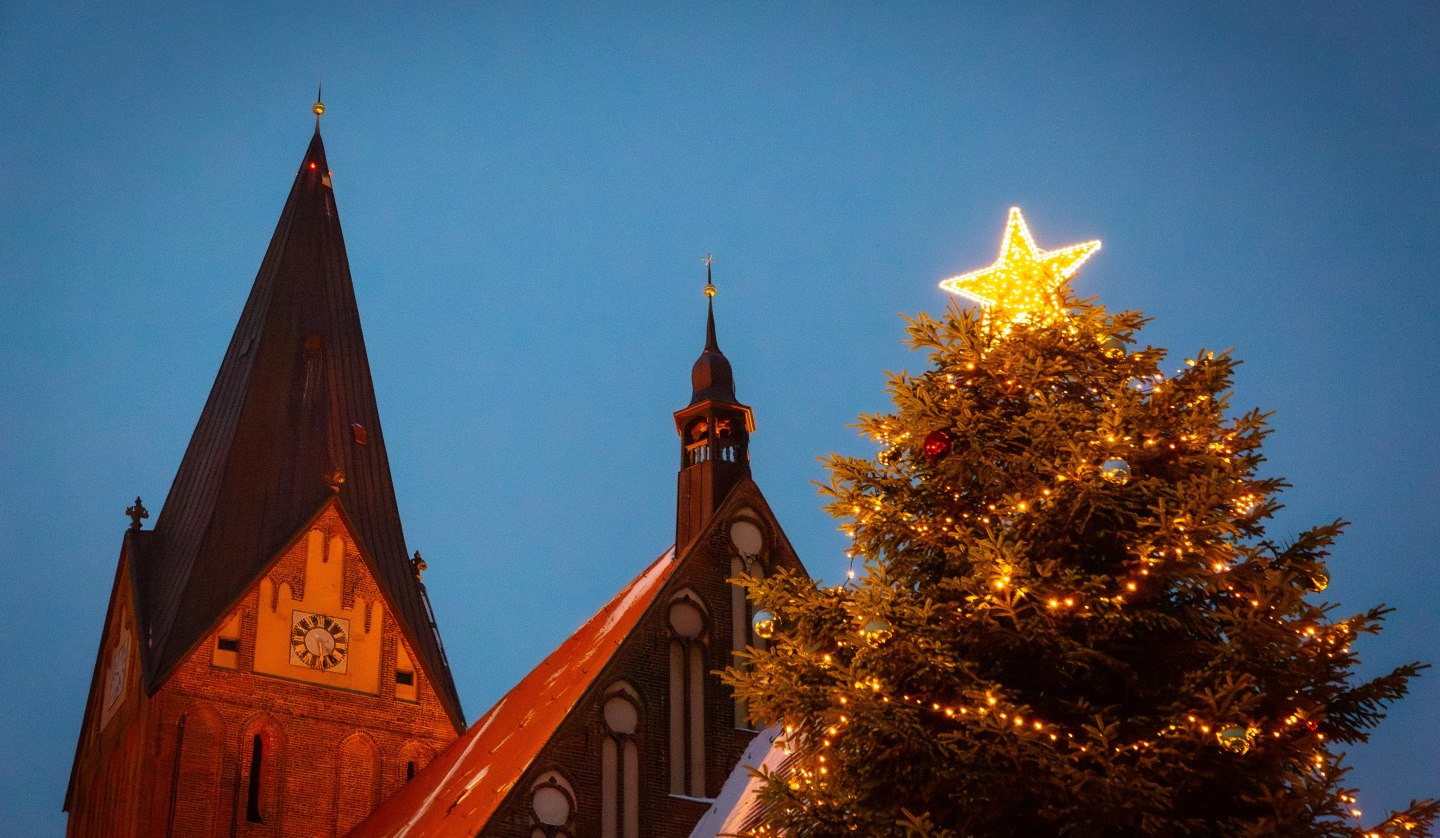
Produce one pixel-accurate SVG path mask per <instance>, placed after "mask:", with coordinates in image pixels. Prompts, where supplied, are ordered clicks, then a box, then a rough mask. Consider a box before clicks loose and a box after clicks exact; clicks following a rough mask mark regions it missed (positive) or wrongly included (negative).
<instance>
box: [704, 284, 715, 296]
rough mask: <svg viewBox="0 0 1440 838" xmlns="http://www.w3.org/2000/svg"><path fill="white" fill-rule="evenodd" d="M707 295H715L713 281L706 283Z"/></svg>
mask: <svg viewBox="0 0 1440 838" xmlns="http://www.w3.org/2000/svg"><path fill="white" fill-rule="evenodd" d="M705 296H707V297H713V296H715V285H714V284H713V283H710V282H707V283H705Z"/></svg>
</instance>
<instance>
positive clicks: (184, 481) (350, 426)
mask: <svg viewBox="0 0 1440 838" xmlns="http://www.w3.org/2000/svg"><path fill="white" fill-rule="evenodd" d="M322 108H323V106H322V105H321V104H320V103H319V102H317V103H316V116H317V118H318V116H319V112H320V110H321V109H322ZM332 500H338V502H339V504H340V506H341V508H342V510H343V512H344V514H345V516H346V518H347V520H348V521H349V523H350V525H351V526H352V527H353V529H354V531H355V535H356V537H357V539H358V540H359V542H360V546H361V552H362V554H364V555H365V556H367V558H368V559H369V560H370V562H371V565H372V567H373V570H374V573H375V576H376V582H377V584H379V586H380V588H381V590H382V591H383V592H384V594H385V596H386V598H387V599H388V600H389V601H390V602H391V603H392V604H393V610H392V613H393V614H394V615H395V617H396V619H397V620H398V621H399V623H400V624H401V626H402V629H403V631H404V633H405V635H406V636H407V637H408V638H410V639H411V640H412V641H413V642H414V643H415V646H416V651H417V653H418V654H419V656H420V657H421V658H422V660H423V661H424V663H425V668H426V669H427V670H429V671H430V673H431V678H432V680H433V682H434V684H435V687H436V691H437V693H439V695H440V696H441V701H442V702H443V703H445V704H446V707H447V710H449V711H450V712H451V715H452V716H453V717H454V718H455V719H456V720H457V723H463V719H462V718H461V715H460V704H459V698H458V696H457V694H456V692H455V688H454V684H453V681H452V680H451V676H450V672H449V668H448V666H447V665H446V663H445V653H444V651H443V649H442V648H441V646H440V640H439V637H438V635H437V634H436V633H435V631H434V629H433V626H432V624H431V620H430V616H429V609H428V606H427V605H426V603H425V600H424V595H423V592H422V591H421V589H420V587H419V585H417V584H416V581H415V574H414V569H413V567H412V565H411V562H410V558H409V553H408V551H407V550H406V549H405V537H404V532H403V531H402V529H401V525H400V514H399V509H398V505H397V503H396V500H395V489H394V485H393V483H392V480H391V476H390V466H389V461H388V458H387V456H386V453H385V440H384V435H383V433H382V432H381V428H380V416H379V411H378V409H377V407H376V403H375V392H374V388H373V383H372V380H371V377H370V365H369V361H368V359H367V357H366V352H365V339H364V335H363V334H362V333H361V328H360V315H359V310H358V308H357V306H356V302H355V289H354V286H353V284H352V282H351V279H350V265H349V260H348V258H347V256H346V253H345V241H344V236H343V235H342V233H341V230H340V218H339V213H338V211H337V209H336V205H335V194H334V192H333V191H332V190H331V189H330V178H329V169H328V167H327V165H326V159H325V146H324V143H323V142H322V141H321V138H320V133H319V131H318V130H317V131H316V133H315V134H314V136H313V137H312V138H311V140H310V145H309V147H308V148H306V150H305V156H304V157H303V158H302V160H301V162H300V169H299V171H298V172H296V175H295V181H294V184H293V185H292V187H291V189H290V195H289V197H288V198H287V200H286V202H285V208H284V209H283V210H282V211H281V213H280V220H279V222H278V223H277V224H276V227H275V234H274V236H273V237H272V238H271V240H270V247H269V249H268V250H267V251H266V253H265V258H264V259H263V260H262V262H261V264H260V270H259V272H258V273H257V275H256V277H255V284H254V286H253V287H252V288H251V291H250V297H249V299H248V300H247V301H246V303H245V308H244V310H243V312H242V313H241V315H240V321H239V323H238V324H237V325H236V327H235V334H234V337H232V338H231V341H230V347H229V349H227V350H226V352H225V356H224V358H223V360H222V361H221V364H220V370H219V372H218V373H217V374H216V376H215V384H214V386H213V387H212V389H211V391H210V397H209V399H208V400H207V402H206V404H205V408H204V410H203V411H201V414H200V419H199V421H198V422H197V423H196V426H195V433H194V436H193V437H191V440H190V445H189V447H188V448H187V449H186V451H185V456H184V458H183V459H182V460H181V463H180V468H179V470H178V472H177V473H176V475H175V482H174V483H173V484H172V485H171V487H170V494H169V495H168V496H167V497H166V499H165V504H164V506H163V507H162V508H161V511H160V514H159V517H158V518H157V520H156V523H155V529H154V538H153V540H152V542H151V543H152V544H153V547H151V548H147V553H148V555H146V556H145V557H144V559H145V561H144V566H143V567H140V568H139V576H140V580H141V587H142V591H141V594H142V596H141V598H142V600H143V602H142V605H143V606H144V608H145V614H144V619H145V623H146V631H147V633H152V632H153V634H152V635H151V636H152V637H153V640H152V641H151V642H152V644H153V652H152V654H151V657H150V666H149V671H148V672H147V678H146V680H147V684H148V685H152V686H154V685H158V683H159V682H160V681H161V680H163V679H164V678H166V677H168V674H169V672H170V671H171V670H172V669H173V668H174V667H175V665H177V664H178V663H179V661H180V660H181V659H182V658H183V656H184V655H185V654H186V653H187V652H188V650H189V649H190V648H192V647H193V645H194V644H195V643H197V642H199V640H200V639H201V638H202V637H203V636H204V634H205V632H207V631H208V630H209V629H210V628H211V626H212V625H213V623H214V621H215V620H216V619H218V618H219V617H220V616H221V615H222V613H223V612H224V611H225V610H226V609H228V608H230V607H231V605H232V604H233V603H234V602H235V600H236V598H237V597H239V596H240V595H241V594H242V593H243V592H244V591H245V590H246V589H248V588H249V587H250V585H252V584H253V583H254V582H255V580H256V579H257V578H258V577H259V575H260V574H261V573H262V572H264V569H265V568H266V567H267V566H268V564H269V562H270V561H271V560H272V559H273V558H274V557H275V556H276V555H278V553H279V551H280V550H282V549H283V548H284V547H285V545H286V544H288V543H290V541H291V540H292V539H293V538H294V537H295V536H296V534H297V533H298V532H300V531H301V530H302V528H303V527H305V526H306V525H307V524H308V523H309V522H310V521H311V520H312V519H313V518H314V516H315V515H316V514H318V513H319V512H320V511H321V510H322V509H323V508H324V507H325V505H326V504H328V503H330V502H332Z"/></svg>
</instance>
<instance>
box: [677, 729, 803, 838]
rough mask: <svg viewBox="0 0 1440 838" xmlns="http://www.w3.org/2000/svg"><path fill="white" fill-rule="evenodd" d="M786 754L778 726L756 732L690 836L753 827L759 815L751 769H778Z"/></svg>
mask: <svg viewBox="0 0 1440 838" xmlns="http://www.w3.org/2000/svg"><path fill="white" fill-rule="evenodd" d="M788 756H789V751H788V750H787V749H786V747H785V742H784V740H783V739H781V738H780V726H779V725H775V726H774V727H769V728H766V729H765V730H762V731H760V733H759V734H757V735H756V736H755V738H754V739H752V740H751V741H750V745H749V746H748V747H747V748H746V749H745V754H744V756H742V757H740V762H739V764H737V765H736V766H735V770H734V771H732V772H730V776H729V777H727V778H726V779H725V785H723V786H721V787H720V796H719V797H717V798H715V803H714V804H713V805H711V807H710V809H709V810H708V811H706V812H705V814H704V815H703V816H702V817H701V818H700V820H699V821H698V822H697V823H696V824H695V829H694V831H692V832H691V833H690V838H726V836H735V835H739V834H740V833H741V831H742V830H745V829H748V828H750V827H752V826H754V825H755V824H754V822H755V816H756V815H758V814H759V808H758V807H759V804H760V799H759V796H758V795H759V792H760V778H759V777H756V776H755V775H754V773H752V769H754V768H764V769H765V770H766V771H772V772H773V771H782V770H783V764H784V763H785V760H786V758H787V757H788Z"/></svg>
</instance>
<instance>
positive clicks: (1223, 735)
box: [1215, 725, 1260, 754]
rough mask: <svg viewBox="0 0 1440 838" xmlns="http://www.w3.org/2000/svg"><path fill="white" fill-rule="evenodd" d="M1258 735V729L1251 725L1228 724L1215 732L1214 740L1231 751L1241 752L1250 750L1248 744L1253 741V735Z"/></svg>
mask: <svg viewBox="0 0 1440 838" xmlns="http://www.w3.org/2000/svg"><path fill="white" fill-rule="evenodd" d="M1259 735H1260V731H1258V730H1256V729H1255V728H1253V727H1249V728H1246V727H1241V726H1239V725H1230V726H1229V727H1226V728H1224V729H1223V730H1220V731H1218V732H1216V734H1215V741H1217V742H1219V743H1220V747H1222V748H1224V749H1225V750H1227V751H1230V752H1231V753H1235V754H1243V753H1246V752H1248V751H1249V750H1250V746H1251V745H1253V744H1254V742H1255V737H1257V736H1259Z"/></svg>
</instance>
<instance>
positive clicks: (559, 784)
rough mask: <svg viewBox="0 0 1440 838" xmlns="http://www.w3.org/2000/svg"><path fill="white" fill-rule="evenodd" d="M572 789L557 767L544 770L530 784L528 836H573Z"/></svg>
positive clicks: (564, 837) (573, 791)
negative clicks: (556, 769)
mask: <svg viewBox="0 0 1440 838" xmlns="http://www.w3.org/2000/svg"><path fill="white" fill-rule="evenodd" d="M574 827H575V790H574V789H572V788H571V787H570V783H569V782H567V781H566V780H565V777H564V776H563V775H561V773H560V772H559V771H547V772H545V773H544V774H541V775H540V778H539V779H538V780H536V781H535V782H534V784H532V785H531V786H530V836H531V838H572V837H573V836H574V834H575V829H574Z"/></svg>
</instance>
